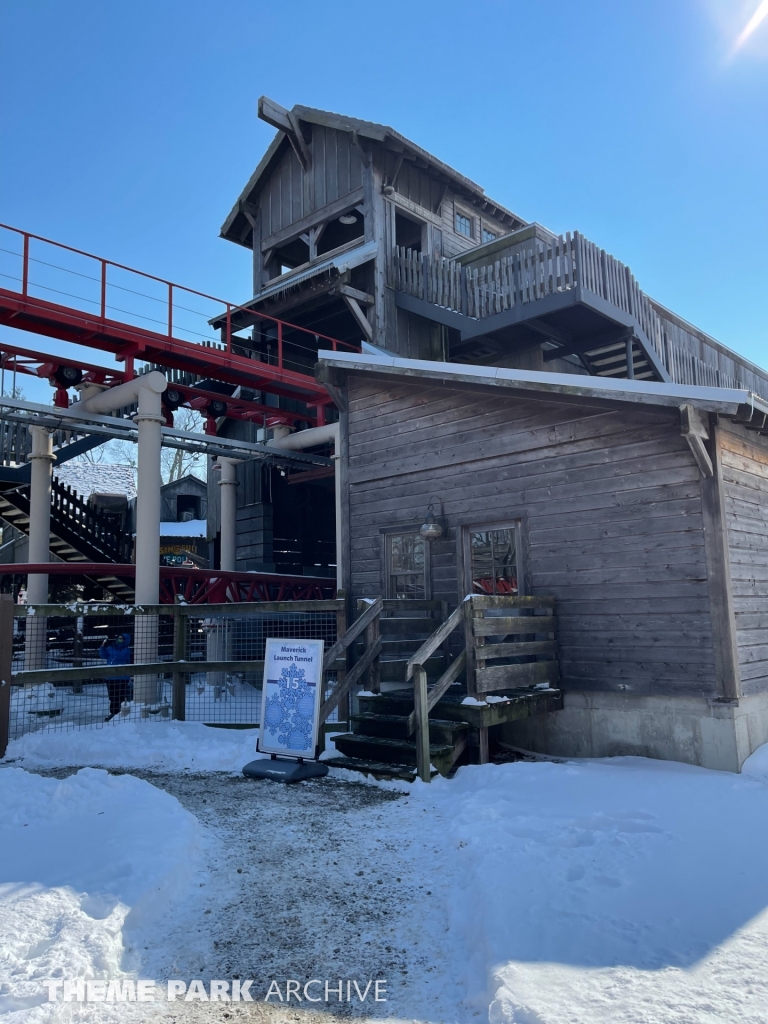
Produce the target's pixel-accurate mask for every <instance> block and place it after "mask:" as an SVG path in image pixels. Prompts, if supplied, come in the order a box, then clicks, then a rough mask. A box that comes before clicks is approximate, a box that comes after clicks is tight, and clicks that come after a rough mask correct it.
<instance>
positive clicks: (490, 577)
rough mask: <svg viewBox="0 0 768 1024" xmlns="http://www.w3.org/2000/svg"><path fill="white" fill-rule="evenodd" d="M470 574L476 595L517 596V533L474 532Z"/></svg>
mask: <svg viewBox="0 0 768 1024" xmlns="http://www.w3.org/2000/svg"><path fill="white" fill-rule="evenodd" d="M468 534H469V537H468V539H469V571H470V583H471V592H472V593H473V594H517V593H519V588H518V582H517V562H518V559H517V529H516V528H515V527H514V526H509V527H504V528H501V529H493V530H483V529H474V528H473V529H470V530H469V531H468Z"/></svg>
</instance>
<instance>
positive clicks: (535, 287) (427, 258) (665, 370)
mask: <svg viewBox="0 0 768 1024" xmlns="http://www.w3.org/2000/svg"><path fill="white" fill-rule="evenodd" d="M517 236H525V237H524V238H523V240H521V241H516V237H517ZM501 241H502V240H501V239H500V240H498V241H497V242H496V243H494V248H493V250H492V251H490V252H489V253H488V254H486V255H485V256H484V255H483V252H484V247H480V248H479V249H478V250H476V251H475V252H473V251H470V252H468V253H465V254H463V256H462V259H463V261H464V262H463V263H462V262H461V261H460V260H459V259H445V258H441V257H437V256H434V255H427V254H425V253H422V252H416V251H413V250H410V249H403V248H402V247H394V248H393V249H392V250H391V252H390V254H389V259H388V262H387V284H388V286H389V287H390V288H392V289H393V290H394V291H395V293H396V295H395V302H396V305H397V306H398V307H399V308H401V309H404V310H407V311H409V312H411V313H417V314H418V315H420V316H424V317H427V318H428V319H431V320H433V321H435V322H437V323H441V324H443V325H444V326H446V327H449V328H452V329H453V330H455V331H456V332H457V334H458V340H457V341H456V342H455V343H454V344H453V345H452V346H451V359H455V361H472V355H471V353H472V349H473V348H476V343H477V341H478V340H479V339H480V338H484V337H485V338H487V337H489V336H495V337H506V338H514V337H517V339H518V340H519V338H520V332H519V330H518V333H517V335H515V329H523V330H524V331H525V333H526V335H528V336H532V337H533V338H534V340H535V338H536V335H538V341H539V342H542V341H544V340H546V342H547V343H548V344H549V349H548V351H546V352H545V354H544V360H545V362H550V361H552V360H555V359H562V358H563V357H569V356H570V357H576V360H577V361H578V363H579V364H580V366H581V368H582V370H586V371H587V372H588V373H590V374H593V375H597V376H606V377H624V378H635V379H638V380H658V381H672V382H675V383H678V384H692V385H703V386H709V387H728V388H746V389H747V390H750V391H754V392H756V393H757V394H762V395H768V374H766V373H764V372H762V371H760V369H759V368H758V367H754V366H752V365H751V364H749V363H748V362H747V361H746V360H740V358H739V357H738V356H737V355H736V354H735V353H732V352H729V351H728V350H727V349H725V348H724V346H721V345H719V344H718V343H717V342H715V341H714V340H712V339H708V338H707V337H706V336H704V335H702V334H701V332H698V331H696V329H695V328H692V327H690V325H687V324H685V322H684V321H681V320H679V319H678V318H677V317H675V316H674V314H671V313H669V312H668V311H666V310H663V308H662V307H659V306H658V305H657V304H656V303H654V302H653V300H652V299H651V298H650V297H649V296H648V295H647V294H646V293H645V292H643V291H642V290H641V288H640V287H639V285H638V283H637V280H636V279H635V277H634V275H633V274H632V272H631V270H630V269H629V267H627V266H626V265H625V264H623V263H621V262H620V261H619V260H617V259H615V257H613V256H611V255H610V254H609V253H607V252H606V251H605V250H604V249H600V248H599V247H598V246H597V245H595V243H593V242H591V241H589V240H588V239H586V238H584V236H583V235H581V234H580V233H579V232H573V233H570V232H569V233H568V234H566V235H560V236H559V237H554V236H551V237H550V236H546V235H544V234H543V233H541V232H538V233H536V232H534V233H533V234H531V230H530V228H529V229H524V230H523V231H519V232H515V233H513V234H511V235H509V236H506V239H504V241H505V242H506V243H508V244H506V245H505V247H504V248H503V249H501V250H500V249H499V247H498V244H499V242H501ZM532 332H533V333H532ZM473 343H474V344H473ZM481 361H483V360H482V359H481Z"/></svg>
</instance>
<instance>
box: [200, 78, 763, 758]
mask: <svg viewBox="0 0 768 1024" xmlns="http://www.w3.org/2000/svg"><path fill="white" fill-rule="evenodd" d="M259 115H260V117H262V118H263V119H264V120H266V121H267V122H269V123H270V124H272V125H274V126H275V127H276V128H277V129H278V131H277V134H276V136H275V138H274V141H273V142H272V144H271V145H270V147H269V148H268V150H267V152H266V153H265V154H264V157H263V159H262V160H261V162H260V163H259V166H258V167H257V168H256V170H255V172H254V174H253V175H252V177H251V179H250V180H249V181H248V183H247V184H246V186H245V188H244V189H243V192H242V193H241V195H240V197H239V199H238V200H237V202H236V203H235V206H234V207H233V209H232V211H231V212H230V214H229V216H228V217H227V219H226V221H225V223H224V226H223V228H222V236H223V237H224V238H226V239H228V240H230V241H232V242H234V243H236V244H238V245H241V246H243V247H244V248H246V249H247V250H249V251H250V253H251V259H252V264H253V293H254V294H253V296H252V297H251V299H250V300H249V301H247V302H246V303H245V304H244V305H243V307H242V308H240V309H239V310H238V311H237V312H236V314H234V318H235V320H236V326H237V327H238V328H239V337H240V339H242V338H243V331H248V330H250V334H249V335H248V340H247V341H244V342H243V348H244V350H245V351H247V353H248V354H249V355H250V356H251V357H252V358H254V359H260V360H264V361H271V360H274V358H275V353H276V346H277V344H278V339H277V337H276V334H275V331H274V329H273V328H270V329H265V328H264V327H263V326H262V325H261V324H260V322H259V320H258V317H257V316H256V315H255V314H257V313H258V312H263V313H268V314H270V315H272V316H277V317H280V318H283V319H285V320H287V321H290V322H291V323H295V324H298V325H300V326H302V327H304V328H308V329H309V330H311V331H316V332H317V338H316V345H315V346H312V345H308V344H307V343H306V342H304V343H303V344H299V343H297V342H295V341H293V342H291V341H288V342H285V341H282V342H281V344H282V346H283V347H282V351H283V356H284V359H286V360H287V361H288V362H289V363H290V365H293V366H295V368H296V369H301V370H304V371H305V372H307V371H309V370H311V368H312V367H314V366H315V364H316V363H317V361H318V352H319V351H321V350H323V349H328V348H329V345H328V343H327V341H326V340H325V339H324V338H323V337H322V336H329V337H332V338H335V339H338V340H339V341H342V342H347V343H349V344H353V345H355V346H358V347H361V348H362V351H363V356H353V355H344V354H343V353H341V352H338V351H337V352H329V351H324V352H323V354H322V359H321V360H320V369H319V371H318V372H320V373H321V374H322V379H323V381H324V382H325V384H326V386H327V387H328V390H329V392H330V394H331V395H332V396H333V398H334V400H335V403H336V407H337V410H338V412H337V413H334V415H339V416H340V419H341V435H342V442H341V443H342V451H341V460H340V463H341V467H340V470H341V473H342V474H343V480H344V487H343V493H344V499H343V505H342V515H343V517H344V523H343V526H344V530H343V536H344V537H345V550H344V551H342V552H334V533H333V529H334V517H333V490H332V488H333V484H332V480H330V479H324V478H323V474H322V473H320V474H314V475H311V474H307V475H303V474H293V477H294V478H293V479H287V478H286V477H284V476H282V475H281V474H280V473H279V472H278V471H277V470H274V469H269V468H266V469H264V468H256V467H253V466H251V465H248V464H246V465H244V466H242V467H240V470H239V473H240V488H239V496H238V501H239V505H240V507H239V509H238V530H239V539H238V567H241V568H253V569H257V568H264V569H269V570H272V571H275V570H276V571H291V572H301V571H303V572H305V573H307V572H312V573H315V574H318V575H322V574H329V575H330V574H332V573H333V571H334V569H335V561H336V558H337V557H341V560H342V567H343V576H344V581H345V586H346V588H347V589H348V592H349V594H350V596H351V599H352V600H353V602H354V600H356V599H358V598H362V597H371V596H374V595H382V596H386V595H390V596H391V595H394V594H397V595H401V596H402V595H411V596H413V597H415V596H417V595H422V596H424V595H431V596H440V597H441V598H443V599H444V600H445V601H447V602H448V603H449V605H455V603H456V602H457V601H459V600H460V599H461V598H462V596H463V595H465V594H466V593H469V592H472V589H473V587H477V586H487V580H488V579H489V578H490V579H492V580H496V579H497V575H496V574H498V573H501V574H502V575H500V576H498V579H503V580H504V581H505V582H504V583H503V586H505V587H507V588H508V590H507V592H510V593H511V592H515V591H514V590H513V581H514V587H515V588H519V591H518V592H520V593H526V592H527V593H536V594H543V593H548V594H552V595H554V596H556V597H557V598H558V602H559V607H560V634H559V639H560V645H561V668H562V678H563V688H564V691H565V693H566V707H565V709H564V710H562V711H557V712H553V713H552V714H551V715H545V716H539V717H536V718H535V719H533V718H532V719H530V720H529V721H527V722H525V723H519V724H517V725H514V726H508V727H506V728H507V729H508V732H509V738H510V739H513V740H514V741H515V742H519V743H521V744H522V745H526V746H532V747H536V748H537V749H542V750H549V751H551V752H562V753H569V754H585V755H586V754H606V753H632V752H635V753H646V754H651V755H654V756H670V757H679V758H680V759H682V760H688V761H691V762H693V763H699V764H708V765H712V766H720V767H726V768H730V769H732V770H737V769H738V767H739V766H740V764H741V762H742V761H743V759H744V757H745V756H746V755H747V754H748V753H749V751H750V750H751V749H754V747H755V746H756V745H758V744H759V743H762V742H765V741H766V740H768V695H766V692H765V691H766V688H768V646H766V641H768V633H767V632H766V630H768V624H766V620H765V611H766V610H768V609H766V605H765V602H766V601H767V600H768V539H766V538H767V537H768V528H767V527H766V522H765V514H764V511H763V488H764V487H765V486H766V484H765V477H766V474H767V473H768V470H766V466H767V465H768V449H766V441H765V438H764V436H763V434H762V433H761V430H762V427H763V426H764V425H765V423H766V419H765V413H766V412H768V408H766V407H765V406H764V405H763V403H762V401H761V399H760V398H759V397H755V396H760V395H762V396H768V373H766V372H765V371H763V370H762V369H760V368H759V367H757V366H755V365H753V364H751V363H749V362H748V361H747V360H745V359H743V358H741V357H740V356H738V355H737V354H736V353H734V352H732V351H730V350H728V349H727V348H725V347H724V346H723V345H721V344H719V343H718V342H717V341H715V340H714V339H712V338H710V337H709V336H708V335H706V334H704V333H703V332H702V331H700V330H699V329H697V328H695V327H693V326H692V325H691V324H688V323H687V322H685V321H684V320H683V319H681V318H680V317H678V316H677V315H676V314H674V313H672V312H671V311H670V310H668V309H666V308H664V307H663V306H661V305H660V304H659V303H658V302H656V301H654V300H653V299H652V298H651V297H649V296H648V295H647V294H645V293H644V292H643V291H642V289H641V288H640V286H639V284H638V282H637V281H636V279H635V278H634V275H633V274H632V272H631V271H630V269H629V268H628V267H627V266H626V265H624V264H622V263H621V262H619V261H618V260H617V259H615V258H614V257H613V256H611V255H610V254H608V253H606V252H605V251H604V250H602V249H601V248H599V246H598V245H596V244H594V243H593V242H591V241H589V240H587V239H586V238H584V237H583V236H582V235H581V234H579V232H570V233H567V234H565V235H555V234H553V233H552V232H551V231H549V230H548V229H546V228H545V227H543V226H541V225H540V224H537V223H535V222H526V221H525V220H524V219H523V218H522V217H520V216H518V215H517V214H515V213H513V212H512V211H510V210H509V209H507V208H505V207H504V206H502V205H501V204H500V203H498V202H496V201H494V200H491V199H490V198H489V197H488V196H486V195H485V193H484V191H483V189H482V188H481V187H480V186H479V185H477V184H475V183H474V182H472V181H471V180H469V179H468V178H466V177H465V176H463V175H462V174H460V173H459V172H457V171H455V170H454V169H452V168H451V167H449V166H447V165H446V164H444V163H443V162H441V161H440V160H438V159H437V158H435V157H434V156H432V155H431V154H430V153H427V152H426V151H425V150H423V149H422V148H421V147H419V146H418V145H415V144H414V143H412V142H411V141H409V140H408V139H406V138H404V137H403V136H402V135H400V134H399V133H398V132H396V131H394V130H393V129H392V128H389V127H387V126H385V125H380V124H376V123H373V122H369V121H363V120H359V119H356V118H350V117H346V116H342V115H339V114H333V113H328V112H326V111H321V110H317V109H314V108H310V107H304V106H296V107H294V108H293V109H292V110H290V111H289V110H286V109H284V108H282V107H280V106H279V105H278V104H276V103H274V102H273V101H271V100H268V99H266V98H265V97H262V99H261V100H260V101H259ZM251 328H252V330H251ZM263 401H264V402H265V403H266V404H270V403H271V404H273V405H274V406H275V408H276V409H279V410H280V411H281V414H283V415H285V414H290V415H292V416H293V417H294V426H295V427H296V428H298V429H301V428H302V427H303V426H308V425H311V423H312V422H313V420H312V419H311V414H312V412H313V410H309V409H307V408H306V407H301V406H300V403H295V402H294V403H293V404H292V403H291V402H290V401H289V400H288V399H284V398H277V397H275V396H265V397H264V398H263ZM243 430H247V431H250V432H251V434H252V436H250V435H249V438H248V439H249V440H257V439H260V438H264V437H265V436H269V422H268V420H267V419H266V418H265V422H264V426H263V428H262V429H261V430H257V429H256V428H255V427H254V425H253V424H249V425H244V424H238V423H235V422H234V421H224V422H223V423H222V424H221V426H220V431H221V432H223V433H233V434H234V433H235V432H237V431H243ZM325 475H326V476H328V475H329V474H325ZM216 491H217V488H216V487H215V486H213V485H211V486H209V507H210V515H209V523H210V530H211V537H212V538H213V537H214V536H215V533H216V528H217V526H216V524H217V518H216V517H217V511H216V501H217V494H216ZM430 503H431V504H432V505H433V512H434V513H435V514H436V515H438V514H439V515H441V516H442V517H443V518H444V520H445V523H446V531H445V534H444V538H443V539H442V540H441V541H440V542H437V543H426V542H423V541H420V540H419V539H418V530H416V531H415V532H414V528H415V527H416V526H418V524H419V523H420V522H423V517H424V516H425V515H426V514H427V510H428V506H429V505H430ZM347 541H348V545H349V546H348V547H346V543H347ZM473 558H474V559H476V560H478V559H479V561H477V565H475V563H474V562H473ZM481 563H482V565H483V566H484V568H483V570H482V571H483V572H486V576H485V577H483V579H484V580H485V583H484V584H481V583H480V580H479V577H478V579H475V578H474V577H473V573H475V572H476V571H477V572H480V569H479V568H478V566H480V565H481ZM473 566H475V568H473ZM488 572H490V573H491V576H490V577H489V576H488V575H487V573H488ZM504 574H506V575H504ZM500 585H501V584H500ZM494 586H496V584H495V583H494Z"/></svg>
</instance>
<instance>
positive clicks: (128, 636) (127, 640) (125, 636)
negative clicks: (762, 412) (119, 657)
mask: <svg viewBox="0 0 768 1024" xmlns="http://www.w3.org/2000/svg"><path fill="white" fill-rule="evenodd" d="M120 636H121V637H122V638H123V640H125V646H126V647H130V644H131V634H130V633H121V634H120Z"/></svg>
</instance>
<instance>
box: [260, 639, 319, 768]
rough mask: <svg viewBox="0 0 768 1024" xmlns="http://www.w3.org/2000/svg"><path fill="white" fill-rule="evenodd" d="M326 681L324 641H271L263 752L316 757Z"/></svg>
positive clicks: (266, 668)
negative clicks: (324, 676) (321, 705)
mask: <svg viewBox="0 0 768 1024" xmlns="http://www.w3.org/2000/svg"><path fill="white" fill-rule="evenodd" d="M322 681H323V641H322V640H275V639H269V640H267V647H266V651H265V653H264V688H263V690H262V695H261V731H260V735H259V750H260V751H262V752H263V753H265V754H285V755H287V756H289V757H306V758H313V757H314V756H315V750H316V748H317V733H318V719H319V717H320V702H321V696H322V689H323V687H322Z"/></svg>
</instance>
